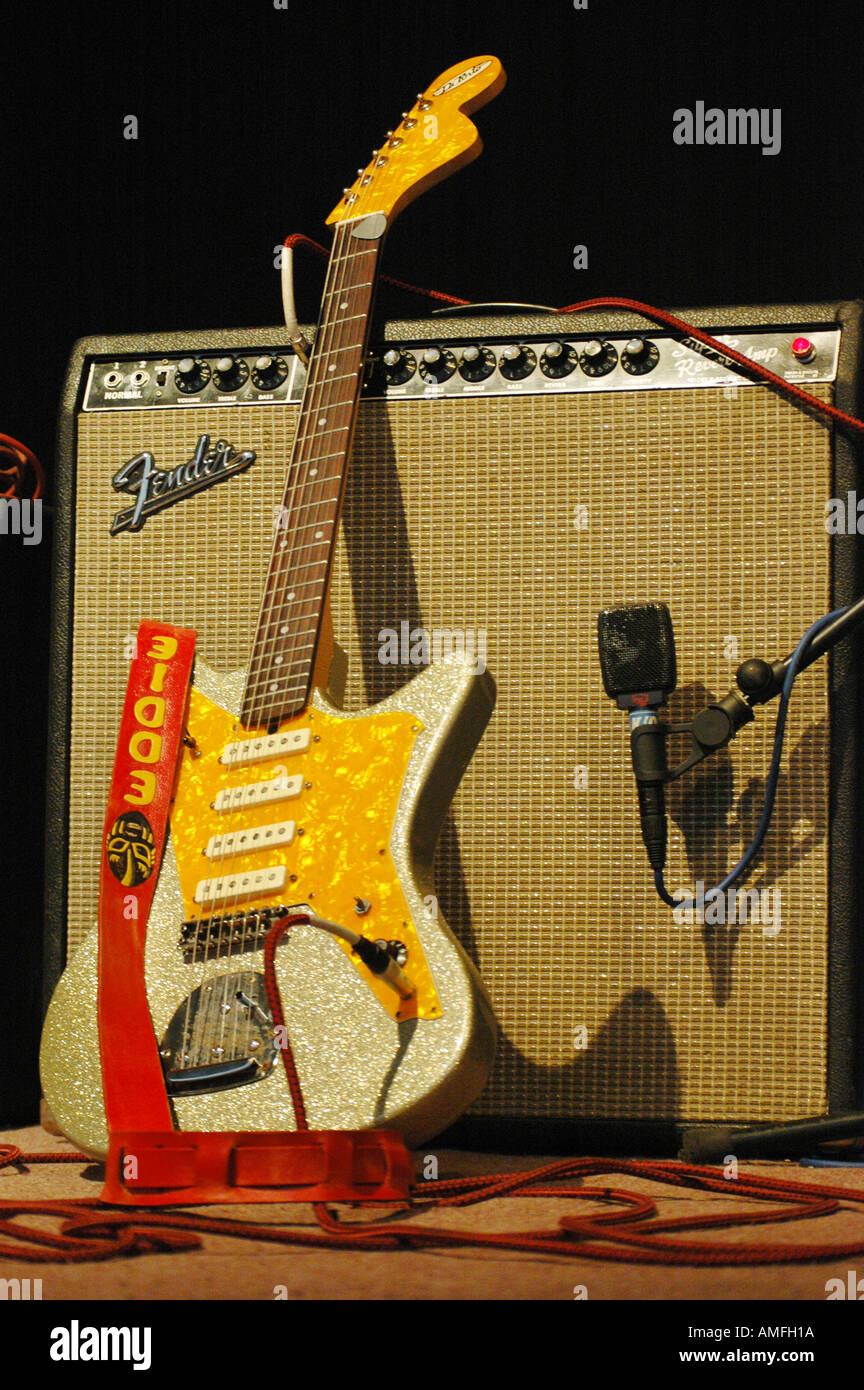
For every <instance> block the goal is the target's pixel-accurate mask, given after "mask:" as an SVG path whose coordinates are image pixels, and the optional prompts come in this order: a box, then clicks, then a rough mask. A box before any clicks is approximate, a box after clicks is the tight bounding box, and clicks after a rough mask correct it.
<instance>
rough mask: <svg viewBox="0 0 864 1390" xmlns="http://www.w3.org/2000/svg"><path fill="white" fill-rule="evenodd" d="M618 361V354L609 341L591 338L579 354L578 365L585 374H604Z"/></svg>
mask: <svg viewBox="0 0 864 1390" xmlns="http://www.w3.org/2000/svg"><path fill="white" fill-rule="evenodd" d="M617 363H618V354H617V352H616V351H615V349H614V347H613V346H612V344H611V343H605V342H601V340H600V339H599V338H592V340H591V342H590V343H586V344H585V346H584V348H583V349H582V351H581V352H580V354H579V366H580V367H581V368H582V370H583V372H584V373H585V375H586V376H606V375H607V373H609V372H611V371H612V370H613V369H614V367H615V366H616V365H617Z"/></svg>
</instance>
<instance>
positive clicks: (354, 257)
mask: <svg viewBox="0 0 864 1390" xmlns="http://www.w3.org/2000/svg"><path fill="white" fill-rule="evenodd" d="M372 254H373V255H374V254H377V251H373V253H372ZM369 258H370V249H369V248H368V247H364V248H359V249H357V250H353V251H352V252H350V253H349V255H348V256H347V257H344V258H343V263H344V264H345V266H346V269H347V270H349V271H353V270H354V269H355V268H357V269H359V270H360V271H361V273H362V271H363V266H362V264H360V265H359V266H357V265H356V263H357V262H358V261H359V262H363V261H365V260H367V259H369ZM365 283H366V282H363V281H359V282H357V281H356V278H355V280H354V282H353V283H348V284H346V283H345V282H344V280H343V283H342V284H341V285H340V286H339V287H338V289H334V291H333V295H334V296H335V295H336V294H337V293H338V294H350V293H351V292H352V291H353V290H354V289H356V288H358V287H362V286H363V285H364V284H365ZM354 317H358V316H357V315H350V316H349V318H354ZM362 317H363V318H364V320H368V309H367V312H364V314H363V315H362ZM329 327H330V335H331V337H335V338H336V339H337V341H336V342H334V343H330V342H328V343H327V345H326V346H324V347H323V348H322V352H321V355H320V356H319V358H318V361H319V363H320V364H321V368H323V365H324V363H325V361H326V358H327V357H329V356H334V355H338V354H342V353H344V352H346V351H347V350H355V351H356V352H357V353H358V354H359V355H360V356H361V360H359V361H358V365H357V367H356V368H355V370H354V371H352V372H349V373H342V374H341V376H342V379H343V380H344V379H345V378H346V377H350V378H353V380H354V382H355V389H354V390H353V391H352V393H351V395H350V396H347V397H346V396H345V394H344V387H340V388H339V393H340V394H341V396H342V398H341V399H338V400H336V401H335V402H333V401H331V402H328V401H326V400H324V399H321V400H319V402H318V403H317V404H316V405H315V406H314V407H313V406H311V404H310V409H309V416H308V417H307V418H311V415H312V414H313V413H317V412H327V411H331V410H336V411H339V412H341V411H343V410H345V409H349V410H350V411H351V417H350V418H349V421H348V423H347V424H346V425H340V426H334V427H333V432H336V431H337V430H338V432H339V433H343V432H344V433H345V434H346V435H348V436H349V437H350V431H351V424H352V422H353V408H352V407H353V405H354V399H355V397H356V395H357V389H356V387H357V383H358V382H359V378H360V375H361V372H362V347H363V342H362V340H360V339H357V338H356V337H354V338H351V339H349V341H348V342H345V341H344V338H345V336H346V331H347V320H338V321H336V322H334V323H332V324H331V325H330V326H329ZM340 337H341V338H342V339H343V341H338V339H339V338H340ZM334 365H335V364H334ZM321 376H323V371H319V377H321ZM331 386H335V382H331V381H330V380H329V379H321V380H316V381H315V382H314V383H313V394H314V390H315V389H317V390H318V392H319V394H320V395H322V396H323V393H324V392H325V391H326V390H327V388H330V387H331ZM324 418H329V417H328V416H326V414H325V416H324ZM315 440H316V436H313V435H310V434H309V433H308V432H307V433H306V435H305V437H304V439H303V440H302V443H301V451H302V448H303V447H308V446H309V445H311V446H312V452H311V455H310V457H308V458H306V459H301V460H300V467H299V468H298V472H297V481H296V485H295V490H294V499H293V503H294V505H293V506H292V507H291V508H290V509H288V510H289V515H291V516H292V519H293V517H294V515H295V513H296V496H297V495H298V492H299V489H300V487H305V488H308V487H309V486H310V481H309V480H308V476H307V477H304V478H303V480H302V482H301V480H300V472H301V470H302V469H303V468H305V469H307V470H308V468H309V467H310V465H311V464H313V463H316V462H317V463H319V464H320V463H321V462H322V456H321V455H320V454H316V452H315ZM346 443H347V440H346ZM346 453H347V449H346V448H345V447H340V449H338V450H337V451H331V456H330V457H336V458H338V459H340V460H341V462H340V463H339V464H338V467H339V473H338V474H336V475H335V476H334V474H333V472H332V469H333V464H332V463H331V462H330V458H329V457H326V458H325V460H324V461H325V463H326V467H325V470H324V471H325V476H324V477H322V478H317V479H316V483H315V484H313V485H312V486H313V487H316V486H320V487H321V488H329V487H330V486H332V485H333V484H334V483H337V484H342V485H343V486H344V472H345V461H346V460H345V456H346ZM343 486H339V487H337V490H336V493H335V495H334V494H331V495H329V496H326V497H323V496H319V497H317V498H313V499H312V501H311V502H310V503H309V504H308V505H309V507H310V509H311V508H312V507H313V506H315V507H318V508H319V510H320V507H321V505H322V503H326V504H327V506H328V507H330V508H331V509H332V511H333V512H334V516H335V514H336V513H337V512H338V502H339V498H340V496H341V494H342V491H343ZM320 524H321V523H320V517H319V519H318V520H317V521H315V522H308V523H305V524H304V525H303V526H302V527H299V526H298V527H295V533H294V536H295V538H296V536H297V535H298V534H299V533H300V532H301V531H303V530H311V529H312V528H313V527H314V526H318V525H320ZM316 539H321V538H316ZM321 548H324V549H326V550H327V552H328V558H329V555H330V554H331V553H332V537H331V539H330V540H323V539H321ZM281 549H282V552H283V553H282V555H279V556H277V559H278V567H277V570H276V573H275V575H274V581H275V582H274V583H273V585H272V587H271V589H270V591H269V593H268V599H269V602H268V604H267V615H266V618H264V615H263V614H262V623H261V625H260V631H259V647H260V649H261V650H262V652H263V653H264V655H265V657H266V656H267V655H268V653H267V647H268V646H269V645H271V644H273V643H274V642H276V641H277V640H278V638H277V637H276V636H275V635H274V629H275V628H276V626H277V625H279V624H281V623H282V620H283V619H284V617H285V616H286V613H285V610H286V603H287V602H288V601H289V600H288V599H287V594H288V585H287V583H286V576H287V577H292V576H294V575H296V572H297V559H298V554H299V552H300V550H301V549H302V548H301V547H298V546H297V545H296V543H295V545H294V547H293V548H292V549H289V548H288V547H287V545H283V547H282V548H281ZM286 559H287V561H288V564H287V565H286V564H285V560H286ZM327 563H328V561H327V560H324V561H321V562H320V564H323V565H327ZM326 577H327V576H326V574H325V575H324V576H320V577H316V578H314V579H310V580H303V581H300V583H301V584H302V585H303V586H304V587H312V588H314V590H315V593H314V595H312V596H307V597H306V598H304V599H302V600H301V604H309V603H313V604H315V605H316V606H318V605H319V604H320V603H321V602H322V600H323V596H324V591H325V590H326ZM292 590H293V586H292ZM310 616H312V615H311V614H307V613H303V614H301V615H299V617H300V619H301V620H305V619H307V618H308V617H310ZM305 635H307V633H306V632H305V631H303V632H298V631H297V629H296V626H295V630H294V631H293V633H292V634H291V640H290V641H289V643H288V644H286V649H287V651H288V652H289V653H290V656H291V661H292V664H293V665H294V666H295V667H296V664H297V661H296V658H297V655H298V652H299V650H300V646H299V643H298V641H297V638H298V637H299V636H305ZM272 655H273V653H272V652H270V653H269V656H270V658H271V669H270V670H268V671H265V670H264V669H263V667H264V663H263V662H261V663H259V668H258V670H257V671H256V672H255V673H254V675H253V679H251V680H250V681H249V684H248V687H247V694H248V695H251V697H252V700H251V701H250V703H253V702H254V705H253V707H254V708H256V710H258V711H259V718H260V720H261V722H264V721H265V720H267V719H273V717H274V715H275V711H276V709H277V707H278V706H279V705H280V704H281V703H282V701H283V700H284V696H281V697H280V698H277V699H274V700H268V699H267V695H268V693H269V692H267V691H266V690H265V689H264V687H265V686H266V685H267V684H268V682H270V681H271V680H272V674H273V673H272ZM304 660H307V659H306V658H304ZM308 664H309V665H310V667H311V665H312V658H311V657H310V658H308ZM308 679H311V670H310V672H309V673H308V678H307V684H308ZM304 693H308V692H304Z"/></svg>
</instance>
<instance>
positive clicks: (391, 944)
mask: <svg viewBox="0 0 864 1390" xmlns="http://www.w3.org/2000/svg"><path fill="white" fill-rule="evenodd" d="M375 945H376V946H379V947H380V948H381V950H382V951H386V952H387V954H388V956H392V957H393V959H394V960H395V962H396V964H397V965H404V964H405V962H406V960H407V959H408V947H407V946H406V945H405V942H404V941H385V940H384V939H383V937H379V938H378V940H377V941H376V942H375Z"/></svg>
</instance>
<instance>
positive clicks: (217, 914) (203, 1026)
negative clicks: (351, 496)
mask: <svg viewBox="0 0 864 1390" xmlns="http://www.w3.org/2000/svg"><path fill="white" fill-rule="evenodd" d="M329 274H330V272H329V268H328V280H329ZM307 384H308V378H307ZM292 453H293V451H292ZM277 540H278V536H277ZM274 548H275V546H274ZM271 565H272V560H271ZM238 727H239V726H238V724H236V723H235V726H234V728H235V732H237V731H238ZM253 780H254V779H253ZM239 809H240V808H236V809H235V808H231V809H229V812H228V816H227V820H226V822H224V823H223V827H222V832H221V835H222V839H221V848H222V853H221V854H220V855H219V856H218V858H217V857H214V858H213V859H212V860H211V862H210V868H211V876H212V877H214V878H218V877H219V876H220V873H221V876H222V877H224V873H225V861H226V860H227V859H228V858H229V857H230V856H229V855H228V854H227V853H226V850H225V846H226V844H227V843H228V838H227V837H228V836H229V835H230V833H231V823H232V822H233V823H234V824H235V825H236V824H237V821H236V817H237V814H238V811H239ZM238 901H239V895H236V894H235V895H234V902H233V903H232V902H231V900H230V898H229V899H226V900H224V901H223V902H222V904H221V906H220V907H219V908H218V909H217V910H215V911H213V912H212V913H211V914H210V917H209V925H208V930H207V934H206V935H205V937H204V943H203V944H204V955H203V961H201V964H202V966H203V969H202V971H201V986H200V987H204V988H205V991H206V980H207V965H208V964H209V962H210V960H211V947H212V957H213V958H214V959H219V958H221V957H222V956H223V954H227V955H228V956H230V955H231V954H232V953H233V952H232V949H231V948H232V945H233V943H232V941H231V940H228V941H227V942H226V943H225V945H226V950H225V951H224V952H223V950H222V949H221V947H222V936H223V932H224V931H225V927H226V923H227V922H228V921H229V920H230V918H231V916H232V915H234V912H235V911H236V908H237V903H238ZM214 907H215V904H214ZM206 915H207V904H206V903H201V904H200V905H198V911H197V915H196V914H195V912H194V911H193V916H192V921H193V922H194V923H195V926H194V928H193V936H192V941H193V960H196V961H199V960H200V956H199V951H198V949H197V947H198V944H199V935H200V930H201V922H202V921H203V920H204V919H205V917H206ZM248 945H249V943H248V941H247V928H246V922H245V920H244V923H243V932H242V941H241V951H242V952H243V953H245V951H246V950H247V949H248ZM217 978H218V977H217ZM212 998H213V989H212V986H211V989H210V992H209V994H208V993H206V992H205V995H204V998H203V1001H201V1005H199V1010H198V1012H197V1013H196V1019H197V1018H199V1017H200V1015H201V1013H202V1012H203V1015H204V1016H203V1018H202V1019H201V1022H200V1024H199V1026H198V1028H197V1029H196V1036H197V1039H198V1047H197V1048H196V1047H193V1045H192V1039H191V1037H190V1035H189V1021H190V1013H191V1007H192V996H191V993H190V994H189V995H188V996H187V1003H186V1011H185V1017H184V1032H183V1037H184V1043H185V1041H186V1040H188V1044H189V1046H188V1049H187V1048H186V1047H185V1046H184V1055H185V1056H187V1057H188V1058H189V1061H188V1065H189V1066H195V1065H196V1064H200V1063H201V1062H203V1061H206V1060H207V1057H206V1056H201V1055H200V1051H201V1038H202V1035H203V1038H204V1040H205V1041H207V1040H209V1039H210V1038H211V1035H212V1024H211V1019H210V1013H211V1008H210V1005H211V1001H212ZM202 1006H203V1007H202ZM222 1017H223V1023H224V1019H225V1017H226V1015H224V1014H223V1015H222ZM238 1018H239V1010H235V1011H234V1019H235V1022H236V1020H237V1019H238ZM223 1041H224V1030H223V1038H220V1040H219V1043H218V1044H217V1045H222V1042H223ZM235 1042H236V1034H235ZM182 1065H184V1064H183V1062H182V1059H181V1066H182Z"/></svg>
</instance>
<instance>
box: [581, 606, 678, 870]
mask: <svg viewBox="0 0 864 1390" xmlns="http://www.w3.org/2000/svg"><path fill="white" fill-rule="evenodd" d="M597 642H598V647H599V651H600V669H601V671H602V673H603V687H604V689H605V691H606V694H607V695H608V696H610V698H611V699H613V700H615V702H616V703H617V705H618V708H619V709H626V710H627V711H628V715H629V720H630V754H631V757H632V760H633V771H634V773H635V774H636V789H637V792H638V794H639V817H640V820H641V823H642V839H643V841H644V842H645V848H646V850H647V851H648V860H649V863H650V865H651V868H652V869H653V870H654V871H655V873H656V872H657V871H662V870H663V867H664V865H665V863H666V798H665V796H664V792H663V784H664V782H665V780H666V771H667V765H666V734H665V730H664V726H663V725H662V724H660V722H659V721H658V719H657V710H658V709H659V708H660V706H661V705H663V704H665V703H666V697H667V696H668V695H671V693H672V691H673V690H674V689H675V682H676V671H675V634H674V633H673V631H672V618H671V615H670V613H669V609H668V608H667V607H666V605H665V603H633V604H625V605H622V606H621V607H618V608H605V609H604V610H603V612H602V613H600V614H599V615H598V618H597Z"/></svg>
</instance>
